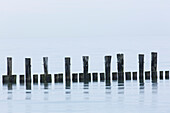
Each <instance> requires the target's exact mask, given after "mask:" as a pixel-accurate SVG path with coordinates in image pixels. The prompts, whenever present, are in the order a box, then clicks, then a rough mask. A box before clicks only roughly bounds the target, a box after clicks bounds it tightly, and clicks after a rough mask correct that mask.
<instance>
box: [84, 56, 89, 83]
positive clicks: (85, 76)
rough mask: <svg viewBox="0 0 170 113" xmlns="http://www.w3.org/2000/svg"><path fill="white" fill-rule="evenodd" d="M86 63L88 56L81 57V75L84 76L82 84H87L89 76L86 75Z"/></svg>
mask: <svg viewBox="0 0 170 113" xmlns="http://www.w3.org/2000/svg"><path fill="white" fill-rule="evenodd" d="M88 61H89V56H83V75H84V84H88V82H89V75H88Z"/></svg>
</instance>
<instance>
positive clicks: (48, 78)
mask: <svg viewBox="0 0 170 113" xmlns="http://www.w3.org/2000/svg"><path fill="white" fill-rule="evenodd" d="M43 68H44V74H40V83H44V86H45V88H47V87H48V83H51V82H52V78H51V74H49V73H48V57H43Z"/></svg>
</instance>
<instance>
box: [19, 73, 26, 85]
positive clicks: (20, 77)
mask: <svg viewBox="0 0 170 113" xmlns="http://www.w3.org/2000/svg"><path fill="white" fill-rule="evenodd" d="M24 81H25V80H24V75H20V76H19V83H20V84H21V85H23V84H24Z"/></svg>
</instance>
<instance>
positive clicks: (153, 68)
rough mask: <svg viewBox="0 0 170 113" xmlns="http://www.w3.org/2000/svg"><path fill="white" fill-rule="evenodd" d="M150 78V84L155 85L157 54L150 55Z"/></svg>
mask: <svg viewBox="0 0 170 113" xmlns="http://www.w3.org/2000/svg"><path fill="white" fill-rule="evenodd" d="M151 77H152V82H153V83H157V53H156V52H152V53H151Z"/></svg>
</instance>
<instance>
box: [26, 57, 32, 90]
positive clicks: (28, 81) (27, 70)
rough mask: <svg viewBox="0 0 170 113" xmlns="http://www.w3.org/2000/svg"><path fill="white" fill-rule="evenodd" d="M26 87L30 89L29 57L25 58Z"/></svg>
mask: <svg viewBox="0 0 170 113" xmlns="http://www.w3.org/2000/svg"><path fill="white" fill-rule="evenodd" d="M25 76H26V89H27V90H31V59H30V58H25Z"/></svg>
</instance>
